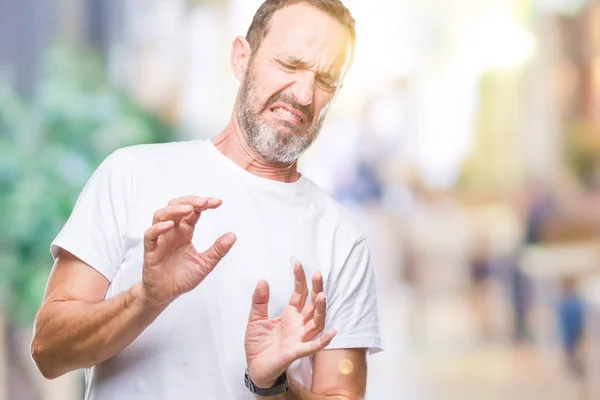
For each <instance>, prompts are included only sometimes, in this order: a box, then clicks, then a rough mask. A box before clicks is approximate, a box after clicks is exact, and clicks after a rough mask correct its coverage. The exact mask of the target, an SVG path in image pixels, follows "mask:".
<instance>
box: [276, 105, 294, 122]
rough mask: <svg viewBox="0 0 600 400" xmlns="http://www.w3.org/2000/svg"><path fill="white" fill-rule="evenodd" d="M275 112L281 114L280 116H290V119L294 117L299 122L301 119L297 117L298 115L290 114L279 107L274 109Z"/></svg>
mask: <svg viewBox="0 0 600 400" xmlns="http://www.w3.org/2000/svg"><path fill="white" fill-rule="evenodd" d="M273 112H276V113H279V114H283V115H289V116H290V117H294V118H296V119H298V120H299V119H300V117H299V116H297V115H296V114H292V113H291V112H289V111H288V110H286V109H285V108H281V107H277V108H275V109H273Z"/></svg>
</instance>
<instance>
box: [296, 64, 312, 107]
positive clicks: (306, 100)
mask: <svg viewBox="0 0 600 400" xmlns="http://www.w3.org/2000/svg"><path fill="white" fill-rule="evenodd" d="M292 93H293V95H294V97H295V98H296V101H297V102H298V103H299V104H301V105H303V106H307V105H310V104H311V103H312V101H313V96H314V94H315V74H314V73H313V72H311V71H303V72H302V73H298V74H296V82H295V83H294V85H293V88H292Z"/></svg>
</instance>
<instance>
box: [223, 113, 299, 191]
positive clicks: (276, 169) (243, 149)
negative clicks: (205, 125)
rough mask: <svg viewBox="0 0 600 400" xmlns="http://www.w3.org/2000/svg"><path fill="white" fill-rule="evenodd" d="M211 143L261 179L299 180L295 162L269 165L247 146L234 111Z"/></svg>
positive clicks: (289, 181) (288, 181)
mask: <svg viewBox="0 0 600 400" xmlns="http://www.w3.org/2000/svg"><path fill="white" fill-rule="evenodd" d="M212 142H213V144H214V145H215V147H216V148H217V149H218V150H219V151H220V152H221V153H222V154H223V155H225V156H226V157H227V158H229V159H230V160H231V161H233V162H234V163H236V164H237V165H238V166H240V167H241V168H243V169H245V170H246V171H248V172H250V173H252V174H254V175H257V176H260V177H261V178H267V179H272V180H275V181H280V182H286V183H292V182H296V181H297V180H298V179H299V178H300V174H299V173H298V170H297V162H296V161H294V162H292V163H289V164H279V163H270V162H268V161H266V160H265V159H263V158H262V157H261V156H260V155H258V154H257V153H256V151H254V149H252V148H251V147H250V146H249V145H248V143H247V142H246V140H245V139H244V135H243V133H242V131H241V128H240V126H239V124H238V122H237V118H236V116H235V111H234V112H233V114H232V117H231V120H230V121H229V124H227V126H226V127H225V129H223V131H221V133H220V134H219V135H217V136H216V137H214V138H213V139H212Z"/></svg>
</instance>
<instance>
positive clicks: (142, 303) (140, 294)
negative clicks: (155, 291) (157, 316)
mask: <svg viewBox="0 0 600 400" xmlns="http://www.w3.org/2000/svg"><path fill="white" fill-rule="evenodd" d="M129 295H130V296H131V298H132V299H133V301H132V303H133V304H135V305H138V306H139V307H141V308H142V309H144V310H146V311H150V312H158V313H160V312H162V311H164V309H165V308H167V306H168V305H169V304H170V303H171V302H162V303H161V302H158V301H156V300H155V299H153V298H152V297H151V296H149V295H148V294H147V292H146V291H145V290H144V286H143V283H142V282H138V283H136V284H135V285H133V286H132V287H131V289H129Z"/></svg>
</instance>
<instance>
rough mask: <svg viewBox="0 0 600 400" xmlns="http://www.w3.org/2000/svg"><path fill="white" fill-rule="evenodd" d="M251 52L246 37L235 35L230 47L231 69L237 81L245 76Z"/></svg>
mask: <svg viewBox="0 0 600 400" xmlns="http://www.w3.org/2000/svg"><path fill="white" fill-rule="evenodd" d="M251 54H252V50H251V49H250V43H248V41H247V40H246V38H244V37H242V36H238V37H236V38H235V40H234V41H233V45H232V47H231V69H232V70H233V74H234V75H235V77H236V78H237V79H238V81H242V80H243V79H244V77H245V76H246V71H248V64H249V62H250V55H251Z"/></svg>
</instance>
